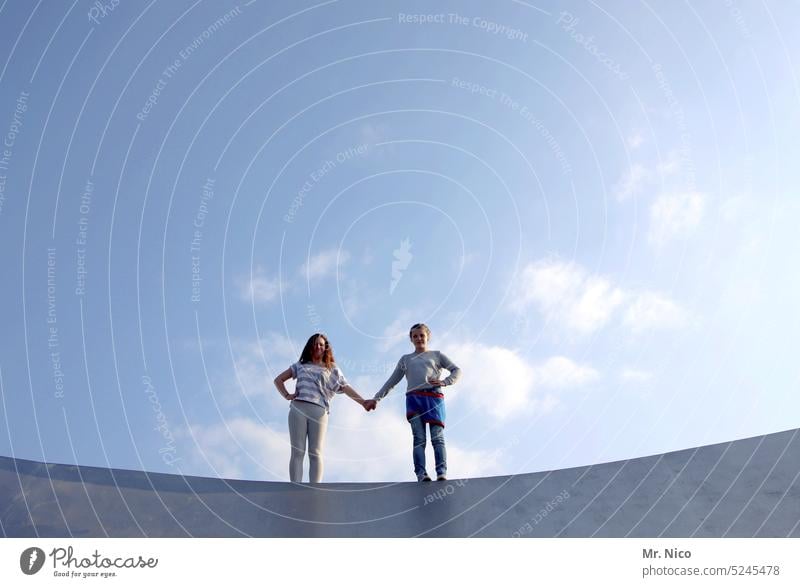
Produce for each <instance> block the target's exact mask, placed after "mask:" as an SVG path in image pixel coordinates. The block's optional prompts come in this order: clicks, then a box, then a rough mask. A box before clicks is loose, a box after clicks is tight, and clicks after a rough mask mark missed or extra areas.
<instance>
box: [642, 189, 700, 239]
mask: <svg viewBox="0 0 800 587" xmlns="http://www.w3.org/2000/svg"><path fill="white" fill-rule="evenodd" d="M705 200H706V198H705V196H704V195H703V194H701V193H699V192H683V193H673V194H663V195H661V196H659V197H658V198H657V199H656V200H655V201H654V202H653V204H652V206H651V207H650V232H649V234H648V240H649V241H650V243H652V244H654V245H656V246H659V247H660V246H663V245H665V244H666V243H668V242H669V241H671V240H673V239H676V238H684V237H687V236H688V235H690V234H691V233H692V232H693V231H694V230H695V229H696V228H697V226H698V225H699V224H700V220H701V219H702V217H703V212H704V209H705Z"/></svg>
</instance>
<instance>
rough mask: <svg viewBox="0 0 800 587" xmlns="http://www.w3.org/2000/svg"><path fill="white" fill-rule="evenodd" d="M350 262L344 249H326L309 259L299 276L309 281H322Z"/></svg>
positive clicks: (348, 255) (348, 254)
mask: <svg viewBox="0 0 800 587" xmlns="http://www.w3.org/2000/svg"><path fill="white" fill-rule="evenodd" d="M349 260H350V253H349V252H347V251H346V250H344V249H328V250H326V251H322V252H321V253H317V254H316V255H314V256H312V257H310V258H309V260H308V262H307V263H306V264H305V265H303V267H302V268H301V270H300V274H301V275H302V276H303V277H305V278H306V279H308V280H309V281H315V280H320V279H324V278H326V277H329V276H331V275H333V274H334V273H335V272H336V269H337V267H339V266H342V265H344V264H345V263H347V261H349Z"/></svg>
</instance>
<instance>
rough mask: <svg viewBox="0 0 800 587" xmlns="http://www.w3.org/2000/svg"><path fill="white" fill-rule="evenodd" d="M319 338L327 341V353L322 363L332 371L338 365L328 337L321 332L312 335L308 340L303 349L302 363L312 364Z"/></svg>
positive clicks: (301, 354)
mask: <svg viewBox="0 0 800 587" xmlns="http://www.w3.org/2000/svg"><path fill="white" fill-rule="evenodd" d="M318 338H322V340H324V341H325V352H324V353H323V354H322V363H323V364H324V365H325V368H326V369H330V368H331V367H333V366H334V365H335V364H336V359H334V358H333V347H331V343H330V341H329V340H328V337H327V336H325V335H324V334H322V333H321V332H317V333H315V334H312V335H311V337H310V338H309V339H308V342H306V346H304V347H303V352H302V353H300V363H310V362H311V361H312V357H313V356H314V345H315V344H316V342H317V339H318Z"/></svg>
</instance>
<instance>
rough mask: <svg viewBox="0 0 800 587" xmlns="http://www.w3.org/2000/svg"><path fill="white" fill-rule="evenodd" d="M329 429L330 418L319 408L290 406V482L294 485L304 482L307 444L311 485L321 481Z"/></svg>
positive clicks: (311, 405) (323, 409) (298, 402)
mask: <svg viewBox="0 0 800 587" xmlns="http://www.w3.org/2000/svg"><path fill="white" fill-rule="evenodd" d="M327 429H328V414H327V413H326V412H325V408H323V407H322V406H319V405H317V404H312V403H309V402H303V401H298V400H294V401H293V402H292V403H291V404H290V406H289V441H290V442H291V444H292V454H291V457H289V479H290V480H291V481H293V482H294V483H300V482H301V481H302V480H303V459H304V458H305V455H306V440H308V462H309V467H308V477H309V480H310V481H311V483H319V482H320V481H322V447H323V445H324V444H325V432H326V431H327Z"/></svg>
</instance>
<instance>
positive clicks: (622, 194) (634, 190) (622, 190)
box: [614, 163, 649, 202]
mask: <svg viewBox="0 0 800 587" xmlns="http://www.w3.org/2000/svg"><path fill="white" fill-rule="evenodd" d="M648 177H649V174H648V172H647V170H646V169H645V168H644V166H643V165H640V164H638V163H636V164H634V165H633V166H631V168H630V169H629V170H628V171H627V172H626V173H625V174H624V175H623V176H622V178H621V179H620V180H619V182H617V184H616V185H615V186H614V195H615V196H616V198H617V200H619V201H620V202H624V201H625V200H628V199H630V198H631V197H633V196H635V195H637V194H638V193H639V192H641V191H642V187H643V186H644V184H645V181H646V180H647V179H648Z"/></svg>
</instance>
